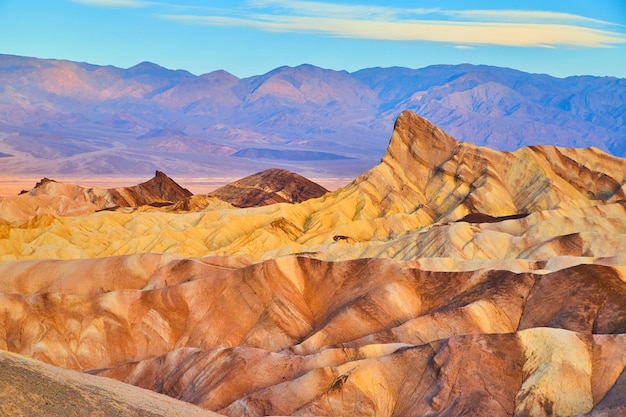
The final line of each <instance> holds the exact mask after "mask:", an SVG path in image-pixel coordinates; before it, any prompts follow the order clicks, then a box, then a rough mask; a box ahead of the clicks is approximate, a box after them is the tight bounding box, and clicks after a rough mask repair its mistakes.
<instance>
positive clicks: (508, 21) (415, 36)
mask: <svg viewBox="0 0 626 417" xmlns="http://www.w3.org/2000/svg"><path fill="white" fill-rule="evenodd" d="M71 1H75V2H79V3H83V4H89V5H94V6H96V5H97V6H120V7H121V6H125V7H138V6H147V5H154V6H159V9H160V11H161V14H159V16H160V17H161V18H163V19H167V20H172V21H179V22H187V23H196V24H205V25H211V26H232V27H251V28H256V29H258V30H262V31H271V32H306V33H317V34H321V35H324V36H331V37H341V38H364V39H378V40H390V41H427V42H444V43H451V44H453V45H463V46H465V47H469V46H472V45H473V46H476V45H506V46H524V47H562V46H568V47H585V48H600V47H610V46H613V45H616V44H623V43H626V34H625V33H624V31H623V30H621V28H623V26H621V25H618V24H615V23H611V22H606V21H602V20H598V19H593V18H589V17H587V16H582V15H577V14H571V13H562V12H552V11H537V10H446V9H441V8H399V7H392V6H371V5H355V4H342V3H329V2H324V1H314V0H311V1H309V0H247V1H246V2H245V3H244V5H243V6H239V7H232V8H221V9H219V8H215V7H210V6H209V7H203V6H185V5H182V4H181V3H179V2H175V3H174V2H168V1H155V2H152V1H148V0H71ZM164 7H165V8H166V9H164ZM164 10H167V11H166V12H165V13H164Z"/></svg>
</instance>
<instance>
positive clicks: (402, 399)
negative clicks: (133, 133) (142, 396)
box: [0, 112, 626, 416]
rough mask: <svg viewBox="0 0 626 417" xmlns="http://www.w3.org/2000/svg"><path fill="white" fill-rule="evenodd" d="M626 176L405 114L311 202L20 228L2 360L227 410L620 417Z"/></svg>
mask: <svg viewBox="0 0 626 417" xmlns="http://www.w3.org/2000/svg"><path fill="white" fill-rule="evenodd" d="M625 184H626V161H625V160H623V159H619V158H615V157H611V156H609V155H607V154H604V153H602V152H600V151H598V150H595V149H563V148H554V147H546V146H537V147H532V148H522V149H520V150H518V151H516V152H512V153H502V152H497V151H493V150H490V149H486V148H480V147H477V146H474V145H470V144H467V143H463V142H458V141H456V140H454V139H453V138H452V137H450V136H448V135H446V134H445V133H444V132H443V131H441V130H440V129H439V128H437V127H436V126H434V125H432V124H430V123H429V122H428V121H427V120H425V119H422V118H420V117H419V116H417V115H415V114H413V113H410V112H406V113H403V114H402V115H401V116H400V118H399V119H398V121H397V122H396V126H395V130H394V133H393V136H392V139H391V141H390V144H389V148H388V151H387V153H386V155H385V156H384V157H383V159H382V160H381V163H380V164H379V165H378V166H376V167H375V168H373V169H372V170H370V171H368V172H366V173H364V174H363V175H361V176H360V177H358V178H357V179H356V180H355V181H354V182H352V183H351V184H349V185H348V186H346V187H344V188H343V189H340V190H337V191H335V192H333V193H327V194H325V195H323V196H322V197H320V198H317V199H312V200H307V201H305V202H303V203H299V204H287V203H282V204H273V205H270V206H264V207H257V208H242V209H234V208H232V207H230V206H229V207H215V206H213V207H208V206H198V207H197V209H194V208H193V207H191V208H190V209H189V210H185V211H166V210H161V209H155V208H149V209H148V208H143V209H138V210H135V211H133V212H132V213H125V212H109V211H102V212H97V213H91V214H87V215H84V216H73V217H63V216H53V215H43V216H35V217H33V218H32V219H30V220H28V221H12V222H11V221H5V222H4V224H2V225H0V236H1V237H2V240H0V254H1V256H2V259H3V262H0V349H3V350H6V351H10V352H14V353H15V354H19V355H22V356H25V357H30V358H34V359H38V360H41V361H44V362H47V363H48V364H51V365H55V366H60V367H63V368H68V369H71V370H74V371H77V372H89V373H91V374H95V375H99V376H103V377H109V378H114V379H117V380H120V381H123V382H126V383H129V384H133V385H137V386H139V387H142V388H146V389H149V390H152V391H155V392H157V393H162V394H166V395H168V396H171V397H174V398H176V399H179V400H183V401H186V402H189V403H192V404H195V405H199V406H201V407H203V408H204V409H206V410H210V411H213V412H218V413H220V414H224V415H228V416H244V415H246V416H262V415H327V416H339V415H376V416H413V415H430V416H465V415H474V416H574V415H587V416H605V415H621V414H624V413H626V400H625V398H626V353H625V352H626V302H625V301H624V300H626V195H625V192H626V189H625ZM68 372H69V371H68Z"/></svg>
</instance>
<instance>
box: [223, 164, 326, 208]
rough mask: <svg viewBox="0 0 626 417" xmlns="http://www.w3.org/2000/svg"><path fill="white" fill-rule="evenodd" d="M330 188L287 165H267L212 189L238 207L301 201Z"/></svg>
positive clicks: (316, 195)
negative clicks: (291, 170) (290, 170)
mask: <svg viewBox="0 0 626 417" xmlns="http://www.w3.org/2000/svg"><path fill="white" fill-rule="evenodd" d="M327 192H328V190H327V189H326V188H324V187H322V186H321V185H319V184H316V183H314V182H313V181H310V180H308V179H306V178H304V177H303V176H301V175H298V174H295V173H293V172H289V171H287V170H284V169H268V170H265V171H262V172H257V173H256V174H253V175H250V176H248V177H245V178H242V179H240V180H239V181H236V182H233V183H231V184H227V185H225V186H223V187H220V188H218V189H217V190H215V191H213V192H212V193H211V195H212V196H215V197H217V198H219V199H220V200H223V201H226V202H228V203H230V204H232V205H233V206H235V207H258V206H267V205H269V204H275V203H302V202H303V201H306V200H310V199H311V198H317V197H321V196H323V195H324V194H326V193H327Z"/></svg>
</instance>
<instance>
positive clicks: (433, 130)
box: [383, 110, 459, 167]
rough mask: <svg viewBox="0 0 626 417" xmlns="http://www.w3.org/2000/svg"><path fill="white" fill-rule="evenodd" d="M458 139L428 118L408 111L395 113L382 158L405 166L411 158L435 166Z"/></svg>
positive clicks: (448, 153)
mask: <svg viewBox="0 0 626 417" xmlns="http://www.w3.org/2000/svg"><path fill="white" fill-rule="evenodd" d="M458 144H459V142H458V141H457V140H456V139H454V138H453V137H452V136H450V135H448V134H447V133H445V132H444V131H443V130H442V129H441V128H439V127H438V126H436V125H435V124H433V123H431V122H430V121H429V120H427V119H425V118H423V117H420V116H418V115H417V114H415V113H414V112H412V111H408V110H407V111H404V112H402V113H401V114H400V116H398V119H397V120H396V123H395V125H394V128H393V134H392V136H391V141H390V142H389V146H388V147H387V153H386V154H385V156H384V157H383V162H386V163H390V162H392V161H396V162H397V163H399V164H400V165H401V166H402V167H406V166H407V165H408V164H409V163H410V161H412V160H415V159H417V160H420V161H422V162H424V163H426V164H428V165H431V166H436V165H439V164H440V163H441V162H443V161H445V160H446V159H447V158H448V156H449V155H450V154H451V153H452V152H453V151H454V149H455V148H456V147H457V145H458Z"/></svg>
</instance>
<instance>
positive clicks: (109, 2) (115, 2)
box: [70, 0, 152, 7]
mask: <svg viewBox="0 0 626 417" xmlns="http://www.w3.org/2000/svg"><path fill="white" fill-rule="evenodd" d="M70 1H71V2H73V3H80V4H85V5H87V6H98V7H146V6H150V5H151V4H152V2H149V1H144V0H70Z"/></svg>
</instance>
